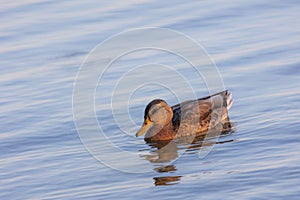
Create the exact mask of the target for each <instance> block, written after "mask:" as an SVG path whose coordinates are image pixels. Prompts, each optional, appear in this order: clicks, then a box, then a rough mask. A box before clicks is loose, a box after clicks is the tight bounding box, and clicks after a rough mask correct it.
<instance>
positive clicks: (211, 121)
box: [171, 91, 233, 137]
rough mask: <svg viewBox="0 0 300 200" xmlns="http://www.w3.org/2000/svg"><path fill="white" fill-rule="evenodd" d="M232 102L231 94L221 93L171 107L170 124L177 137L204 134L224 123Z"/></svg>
mask: <svg viewBox="0 0 300 200" xmlns="http://www.w3.org/2000/svg"><path fill="white" fill-rule="evenodd" d="M232 102H233V101H232V95H231V93H230V92H229V91H223V92H220V93H217V94H214V95H211V96H207V97H204V98H200V99H197V100H190V101H185V102H182V103H180V104H177V105H174V106H172V107H171V108H172V109H173V118H172V123H173V126H174V129H175V131H176V132H177V135H178V137H181V136H187V135H191V134H194V133H201V132H205V131H207V130H208V129H209V128H210V127H211V128H212V127H216V126H217V125H218V124H223V123H225V122H226V121H228V109H229V108H230V106H231V104H232Z"/></svg>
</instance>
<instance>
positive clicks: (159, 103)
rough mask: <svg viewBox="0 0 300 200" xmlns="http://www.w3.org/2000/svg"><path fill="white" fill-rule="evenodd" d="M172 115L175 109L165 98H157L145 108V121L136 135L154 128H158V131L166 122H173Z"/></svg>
mask: <svg viewBox="0 0 300 200" xmlns="http://www.w3.org/2000/svg"><path fill="white" fill-rule="evenodd" d="M172 117H173V111H172V109H171V108H170V106H169V105H168V104H167V103H166V102H165V101H164V100H162V99H155V100H153V101H151V102H150V103H149V104H148V105H147V107H146V109H145V115H144V123H143V125H142V127H141V128H140V130H139V131H138V132H137V133H136V137H138V136H141V135H144V134H145V133H147V132H148V131H149V130H153V129H156V130H155V132H156V133H157V132H158V131H159V130H160V129H162V128H163V127H164V126H165V125H166V124H168V123H170V122H171V119H172Z"/></svg>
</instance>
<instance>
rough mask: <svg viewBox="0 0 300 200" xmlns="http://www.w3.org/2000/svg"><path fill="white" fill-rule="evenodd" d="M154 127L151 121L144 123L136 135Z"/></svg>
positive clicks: (140, 134)
mask: <svg viewBox="0 0 300 200" xmlns="http://www.w3.org/2000/svg"><path fill="white" fill-rule="evenodd" d="M151 127H152V124H151V122H147V123H144V124H143V125H142V127H141V128H140V130H139V131H138V132H137V133H136V134H135V136H136V137H139V136H142V135H144V134H145V133H147V131H148V130H149V129H150V128H151Z"/></svg>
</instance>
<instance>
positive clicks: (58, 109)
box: [0, 0, 300, 200]
mask: <svg viewBox="0 0 300 200" xmlns="http://www.w3.org/2000/svg"><path fill="white" fill-rule="evenodd" d="M299 10H300V2H298V1H295V0H287V1H279V0H266V1H258V0H254V1H250V0H248V1H243V2H241V1H236V0H231V1H221V0H214V1H189V2H187V1H172V2H163V1H156V0H154V1H148V0H145V1H114V0H113V1H95V0H88V1H77V0H75V1H65V0H61V1H58V0H53V1H42V0H30V1H23V2H22V1H19V2H17V1H16V2H15V1H8V0H4V1H2V2H1V8H0V21H1V23H0V42H1V48H0V97H1V98H0V110H1V112H0V122H1V123H0V125H1V132H0V151H1V154H0V199H3V200H4V199H5V200H6V199H8V200H10V199H299V196H300V182H299V180H300V156H299V152H300V104H299V102H300V89H299V88H300V59H299V58H300V23H299V19H300V12H299ZM145 27H159V28H162V29H160V30H161V32H158V34H152V33H151V32H146V34H143V35H140V34H137V35H134V34H133V35H129V36H128V35H126V34H125V35H124V36H123V38H122V40H120V41H119V40H114V42H113V43H112V45H111V46H108V47H106V49H105V51H103V50H102V51H100V50H99V51H98V52H97V49H99V48H101V44H100V43H102V44H105V42H104V41H108V40H109V39H112V38H113V39H114V36H116V35H118V34H120V33H121V34H122V33H124V31H125V32H126V31H128V30H147V28H145ZM155 30H157V29H155ZM168 30H169V31H171V32H173V33H176V34H177V35H181V36H186V38H190V39H191V40H193V41H194V43H197V44H199V45H200V46H201V47H202V48H203V49H202V51H200V52H198V51H194V49H193V48H190V46H186V45H185V44H186V43H184V42H182V40H179V39H177V38H176V37H172V36H170V37H168V35H164V34H163V33H165V32H164V31H168ZM153 38H155V40H153ZM145 40H146V41H147V42H148V43H149V44H153V43H155V44H157V45H158V46H163V45H164V44H166V45H173V46H175V47H176V48H178V49H179V50H182V51H183V52H186V53H187V54H188V55H190V56H191V57H190V58H191V59H195V61H198V62H199V63H200V65H199V66H198V67H200V69H201V70H202V69H203V68H201V63H202V64H203V65H206V64H207V65H209V66H214V67H215V69H216V70H217V71H218V73H219V75H220V77H221V80H222V85H220V84H217V83H219V82H217V81H216V80H217V79H210V80H213V81H212V82H209V81H207V80H206V79H205V78H206V77H205V74H204V76H199V74H197V73H196V72H195V68H193V67H192V65H191V63H188V62H186V60H184V59H182V58H181V57H180V56H178V55H176V54H173V53H172V52H168V51H165V50H164V49H159V48H156V49H153V48H148V49H140V50H136V49H134V47H135V45H136V44H137V43H139V42H143V41H145ZM148 40H149V41H150V42H149V41H148ZM131 41H136V43H131ZM103 42H104V43H103ZM99 44H100V46H99ZM97 45H98V46H97ZM102 46H104V45H102ZM95 47H98V48H95ZM123 47H130V48H133V49H132V50H133V51H132V52H128V54H124V55H122V56H121V57H119V58H118V59H117V60H115V61H114V62H111V63H110V66H109V68H105V67H104V66H105V65H104V63H106V62H108V61H111V60H109V59H110V57H111V56H112V55H114V53H115V52H118V50H121V49H122V48H123ZM147 47H149V46H147ZM93 52H94V53H93ZM106 64H107V63H106ZM209 69H211V68H209ZM89 70H90V71H89ZM101 70H102V71H103V73H102V74H101ZM84 72H89V73H87V74H84ZM104 72H105V73H104ZM210 72H211V71H210ZM82 73H83V75H86V76H82ZM202 75H203V74H202ZM81 77H83V78H82V79H81ZM92 78H94V79H92ZM79 81H82V82H81V85H80V84H79V85H80V86H82V87H81V89H82V91H83V92H81V93H78V94H77V93H76V87H77V86H78V82H79ZM211 84H215V85H213V86H212V85H211ZM190 86H191V88H192V89H193V90H194V91H193V92H194V93H193V92H190V90H188V89H187V88H190ZM220 88H225V89H229V90H230V91H231V92H232V94H233V97H234V103H233V106H232V108H231V110H230V113H229V115H230V118H231V120H232V121H233V122H234V123H235V131H234V132H232V133H230V134H228V135H224V136H222V137H220V138H216V139H214V140H213V141H211V140H207V141H208V142H207V143H205V145H203V142H202V141H198V142H197V143H195V144H191V145H189V144H186V143H180V144H177V143H176V144H175V143H171V144H170V145H169V146H168V149H163V150H158V149H159V148H158V147H157V146H151V145H149V144H147V143H145V142H144V140H143V138H136V137H135V136H134V135H135V133H136V131H137V130H138V129H139V128H140V125H141V124H142V122H143V117H144V109H145V106H146V105H147V104H148V102H149V101H151V100H152V99H155V98H162V99H165V100H166V101H167V102H168V103H169V104H170V105H174V104H177V103H179V102H181V101H183V100H188V99H192V98H193V97H198V98H200V97H203V96H206V95H208V94H209V91H208V90H211V92H216V91H219V89H220ZM74 94H75V95H74ZM77 100H78V101H77ZM78 102H79V103H78ZM78 112H80V115H79V117H78V115H77V113H78ZM210 141H211V142H210Z"/></svg>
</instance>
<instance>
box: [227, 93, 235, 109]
mask: <svg viewBox="0 0 300 200" xmlns="http://www.w3.org/2000/svg"><path fill="white" fill-rule="evenodd" d="M226 102H227V110H229V109H230V108H231V106H232V104H233V98H232V93H231V92H229V91H228V90H226Z"/></svg>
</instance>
